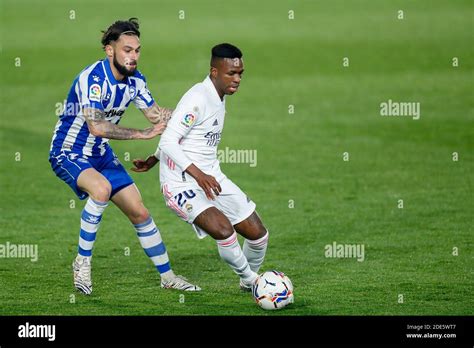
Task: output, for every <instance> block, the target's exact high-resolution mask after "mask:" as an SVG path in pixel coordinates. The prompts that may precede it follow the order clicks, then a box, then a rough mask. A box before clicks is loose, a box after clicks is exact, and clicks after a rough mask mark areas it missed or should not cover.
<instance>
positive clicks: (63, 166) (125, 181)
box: [49, 147, 133, 199]
mask: <svg viewBox="0 0 474 348" xmlns="http://www.w3.org/2000/svg"><path fill="white" fill-rule="evenodd" d="M49 162H50V163H51V168H53V171H54V173H56V175H57V176H58V177H59V178H60V179H61V180H63V181H64V182H65V183H66V184H68V185H69V186H70V187H71V189H72V190H73V191H74V192H75V193H76V195H77V197H79V199H85V198H87V197H88V196H89V195H88V194H87V192H84V191H82V190H81V189H80V188H79V187H77V178H78V177H79V174H81V173H82V172H83V171H84V170H86V169H88V168H94V169H95V170H97V171H98V172H99V173H100V174H102V175H103V176H105V178H106V179H107V180H108V181H109V182H110V185H111V186H112V193H111V194H110V197H112V196H113V195H114V194H116V193H117V192H119V191H120V190H121V189H123V188H125V187H127V186H129V185H131V184H133V179H132V178H131V177H130V175H128V173H127V171H126V170H125V168H124V167H123V165H122V164H121V163H120V161H119V160H118V158H117V156H116V155H115V154H114V152H113V151H112V149H111V148H110V147H108V148H107V150H106V152H105V154H104V155H103V156H98V157H88V156H85V155H82V154H78V153H75V152H72V151H67V150H63V151H61V150H58V151H54V150H53V151H51V152H50V154H49Z"/></svg>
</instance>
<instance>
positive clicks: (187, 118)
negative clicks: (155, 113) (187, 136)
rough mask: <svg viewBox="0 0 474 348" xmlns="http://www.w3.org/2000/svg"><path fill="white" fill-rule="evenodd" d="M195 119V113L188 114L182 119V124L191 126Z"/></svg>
mask: <svg viewBox="0 0 474 348" xmlns="http://www.w3.org/2000/svg"><path fill="white" fill-rule="evenodd" d="M195 119H196V116H194V115H193V114H186V115H184V117H183V119H182V120H181V124H182V125H183V126H185V127H191V126H192V125H193V123H194V120H195Z"/></svg>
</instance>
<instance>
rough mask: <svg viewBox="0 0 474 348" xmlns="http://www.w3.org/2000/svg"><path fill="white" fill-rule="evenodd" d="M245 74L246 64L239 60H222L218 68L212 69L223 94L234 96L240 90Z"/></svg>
mask: <svg viewBox="0 0 474 348" xmlns="http://www.w3.org/2000/svg"><path fill="white" fill-rule="evenodd" d="M243 73H244V62H243V61H242V59H239V58H232V59H231V58H224V59H220V61H219V64H218V66H217V68H212V71H211V74H212V75H213V76H214V77H215V79H216V82H217V84H218V87H219V89H220V90H221V91H222V92H223V94H228V95H232V94H234V93H235V92H237V90H238V89H239V86H240V80H241V79H242V74H243Z"/></svg>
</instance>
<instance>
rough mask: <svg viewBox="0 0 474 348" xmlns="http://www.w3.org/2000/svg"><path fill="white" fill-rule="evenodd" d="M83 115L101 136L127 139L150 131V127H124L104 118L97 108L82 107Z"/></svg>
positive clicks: (136, 137)
mask: <svg viewBox="0 0 474 348" xmlns="http://www.w3.org/2000/svg"><path fill="white" fill-rule="evenodd" d="M84 115H85V117H86V120H87V123H88V124H89V125H90V126H92V127H93V128H94V129H95V131H96V132H97V133H98V134H96V135H97V136H100V137H101V138H109V139H117V140H129V139H138V138H141V136H143V135H145V136H146V135H148V134H149V133H150V132H151V129H150V128H147V129H144V130H138V129H133V128H124V127H120V126H117V125H116V124H114V123H112V122H109V121H106V120H105V113H104V112H103V111H102V110H98V109H87V108H86V109H84Z"/></svg>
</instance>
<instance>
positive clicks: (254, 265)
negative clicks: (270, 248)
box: [244, 231, 268, 273]
mask: <svg viewBox="0 0 474 348" xmlns="http://www.w3.org/2000/svg"><path fill="white" fill-rule="evenodd" d="M267 245H268V231H267V233H265V235H264V236H263V237H262V238H259V239H257V240H249V239H246V240H245V241H244V255H245V257H246V258H247V261H248V263H249V266H250V269H251V270H252V271H254V272H255V273H258V270H259V269H260V266H261V265H262V263H263V259H264V258H265V253H266V251H267Z"/></svg>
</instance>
